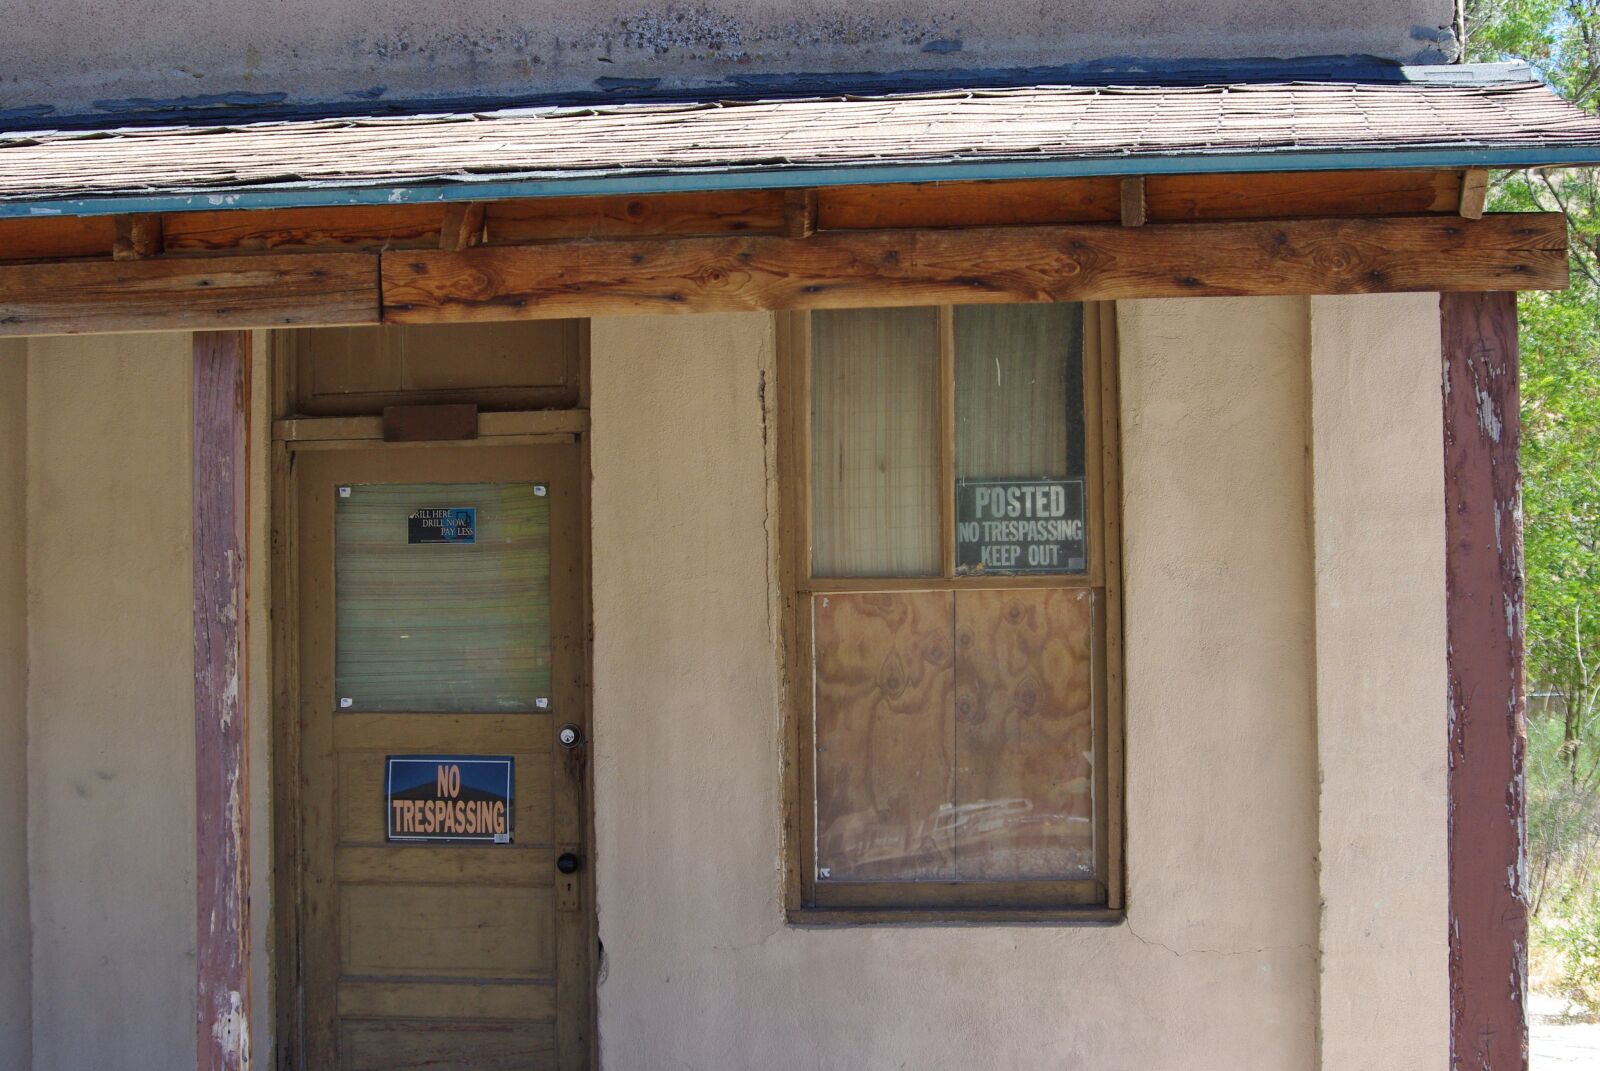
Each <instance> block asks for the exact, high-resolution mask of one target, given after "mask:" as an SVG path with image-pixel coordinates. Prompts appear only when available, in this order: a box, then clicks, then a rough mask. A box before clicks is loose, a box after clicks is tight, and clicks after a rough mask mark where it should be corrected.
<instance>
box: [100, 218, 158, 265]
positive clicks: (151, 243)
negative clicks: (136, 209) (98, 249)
mask: <svg viewBox="0 0 1600 1071" xmlns="http://www.w3.org/2000/svg"><path fill="white" fill-rule="evenodd" d="M113 226H114V227H115V228H116V229H115V233H114V235H113V237H112V240H111V259H112V260H140V259H142V258H144V257H154V256H159V255H160V254H161V217H160V216H157V215H132V216H117V217H116V219H115V221H114V223H113Z"/></svg>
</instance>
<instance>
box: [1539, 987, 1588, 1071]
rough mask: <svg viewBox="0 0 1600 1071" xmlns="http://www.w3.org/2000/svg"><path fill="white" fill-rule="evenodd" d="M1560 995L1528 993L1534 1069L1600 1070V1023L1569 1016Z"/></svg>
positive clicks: (1558, 1070) (1542, 1070) (1550, 1070)
mask: <svg viewBox="0 0 1600 1071" xmlns="http://www.w3.org/2000/svg"><path fill="white" fill-rule="evenodd" d="M1565 1011H1566V1007H1565V1005H1564V1003H1563V1002H1562V1001H1561V1000H1560V999H1559V998H1557V997H1549V996H1545V995H1544V994H1542V993H1530V994H1529V995H1528V1027H1529V1034H1530V1035H1531V1037H1530V1044H1529V1055H1530V1056H1531V1060H1530V1061H1529V1063H1530V1071H1579V1069H1580V1068H1582V1069H1583V1071H1600V1023H1585V1022H1582V1021H1579V1020H1574V1019H1569V1018H1567V1017H1566V1015H1565V1014H1564V1013H1565Z"/></svg>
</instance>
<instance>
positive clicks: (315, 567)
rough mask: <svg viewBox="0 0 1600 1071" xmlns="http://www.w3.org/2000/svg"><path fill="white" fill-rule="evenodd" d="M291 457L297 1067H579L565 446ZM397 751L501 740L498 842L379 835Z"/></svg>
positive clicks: (582, 1019)
mask: <svg viewBox="0 0 1600 1071" xmlns="http://www.w3.org/2000/svg"><path fill="white" fill-rule="evenodd" d="M295 462H296V466H297V471H296V472H295V477H294V478H295V484H296V496H297V497H296V514H295V516H296V538H297V540H298V543H297V548H296V551H297V562H298V585H299V617H298V622H297V623H298V626H299V649H298V654H299V709H300V718H301V726H300V768H301V843H302V845H303V846H304V847H303V859H302V868H301V869H302V873H301V889H302V922H301V970H302V980H303V985H304V993H305V998H304V1005H303V1006H304V1020H303V1029H304V1039H303V1040H304V1046H303V1051H304V1053H305V1056H306V1069H307V1071H334V1069H340V1071H354V1069H368V1068H371V1069H378V1068H382V1069H384V1071H396V1069H406V1068H424V1067H425V1068H428V1069H429V1071H440V1069H448V1068H462V1069H467V1068H471V1069H474V1071H547V1069H558V1071H568V1069H578V1068H586V1067H588V1066H589V1050H590V1044H589V1033H590V1022H591V1009H590V1003H591V994H592V981H591V972H590V969H591V964H590V959H591V957H590V951H589V950H590V948H591V946H592V941H593V937H592V933H593V923H592V918H591V908H590V905H591V904H592V894H591V883H590V879H589V872H588V868H587V867H582V868H580V870H579V871H578V873H576V874H573V875H565V874H561V873H560V872H559V871H558V869H557V865H556V864H557V859H558V857H560V856H561V854H562V853H571V854H573V855H575V856H577V857H578V858H579V859H580V860H581V859H583V858H584V856H585V855H586V854H587V853H586V846H585V844H584V842H583V841H584V829H585V822H584V815H585V814H586V813H587V812H586V808H587V801H586V799H585V797H584V791H585V773H586V769H587V758H586V755H585V749H584V747H583V745H581V744H580V746H579V747H577V748H574V749H567V748H562V747H558V746H557V745H556V742H555V741H556V734H557V733H558V732H559V730H560V728H561V727H562V726H564V725H568V724H575V725H577V726H579V727H580V730H581V732H582V733H583V735H584V737H585V738H586V736H587V723H588V717H587V711H586V709H585V708H584V702H585V699H584V696H585V689H584V682H585V675H586V672H587V647H586V644H585V641H584V637H583V635H582V631H583V630H582V621H583V616H582V588H581V578H582V569H581V562H582V546H581V543H580V539H581V533H582V530H583V528H582V518H581V516H580V509H581V495H580V488H579V487H578V484H577V476H578V472H579V464H578V457H577V448H576V447H575V446H529V447H505V446H490V445H485V444H473V445H468V446H461V445H441V446H436V447H429V448H425V449H416V448H412V449H404V450H396V449H392V448H384V447H381V446H374V447H372V448H370V449H352V450H329V451H317V452H305V453H301V454H298V455H296V457H295ZM441 525H445V526H448V528H449V532H448V533H447V534H441V528H440V526H441ZM407 755H411V756H452V755H463V756H509V757H511V759H512V760H513V764H514V785H513V799H512V806H511V815H512V824H511V832H510V843H506V844H490V843H470V844H468V843H416V842H414V841H413V842H407V843H398V842H389V841H388V840H387V839H386V838H387V824H386V820H385V819H386V815H385V785H386V776H387V774H386V759H387V757H388V756H407ZM430 784H431V782H430ZM457 784H458V785H459V780H458V782H457ZM479 798H482V797H479ZM458 806H459V804H458ZM485 806H487V805H485Z"/></svg>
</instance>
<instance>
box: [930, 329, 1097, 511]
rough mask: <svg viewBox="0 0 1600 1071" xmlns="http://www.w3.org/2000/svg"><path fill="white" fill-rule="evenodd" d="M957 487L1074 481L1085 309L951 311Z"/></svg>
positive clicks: (1079, 449) (1080, 463) (1078, 468)
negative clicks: (979, 482)
mask: <svg viewBox="0 0 1600 1071" xmlns="http://www.w3.org/2000/svg"><path fill="white" fill-rule="evenodd" d="M955 346H956V354H955V363H956V476H957V478H958V479H1038V478H1043V477H1057V478H1074V477H1082V476H1083V475H1084V474H1085V472H1086V466H1085V464H1084V445H1083V306H1082V305H1079V304H1061V305H1048V304H1047V305H963V306H960V307H958V308H957V309H956V310H955Z"/></svg>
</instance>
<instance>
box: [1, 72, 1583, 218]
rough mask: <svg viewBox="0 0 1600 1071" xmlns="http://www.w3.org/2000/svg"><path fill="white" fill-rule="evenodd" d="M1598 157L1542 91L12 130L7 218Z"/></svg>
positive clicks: (1096, 94)
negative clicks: (944, 180) (934, 180)
mask: <svg viewBox="0 0 1600 1071" xmlns="http://www.w3.org/2000/svg"><path fill="white" fill-rule="evenodd" d="M1597 161H1600V120H1597V119H1595V118H1594V117H1592V116H1589V115H1586V114H1584V113H1582V112H1580V111H1579V110H1577V109H1576V108H1573V107H1572V106H1570V105H1568V104H1567V103H1565V102H1564V101H1562V100H1560V99H1559V98H1557V97H1556V96H1555V95H1554V94H1553V93H1551V92H1550V91H1549V90H1548V89H1546V88H1545V87H1544V86H1543V85H1541V84H1540V83H1538V82H1533V81H1517V82H1512V83H1491V84H1429V83H1426V82H1415V83H1400V84H1356V83H1339V84H1335V83H1280V84H1234V85H1211V86H1200V87H1152V86H1139V87H1081V86H1078V87H1075V86H1038V87H1031V88H1022V89H987V90H969V91H961V92H937V93H916V94H899V95H881V96H840V97H830V98H811V99H798V100H767V101H749V102H706V103H637V104H617V105H614V106H608V107H552V108H521V109H510V110H502V111H480V112H471V113H458V114H438V115H418V116H405V117H378V118H374V117H354V118H340V119H315V120H285V121H265V122H252V123H239V124H228V125H203V126H165V127H144V128H123V129H107V130H90V131H84V130H73V131H29V132H25V133H15V134H0V216H4V215H9V216H19V215H49V214H58V213H59V214H98V213H109V212H132V211H182V210H185V209H205V208H211V209H215V208H228V207H237V208H245V207H287V206H290V205H315V204H337V203H356V202H363V203H398V202H405V201H438V200H453V199H478V200H483V199H492V198H496V197H529V196H541V195H571V194H579V193H602V192H616V193H638V192H655V191H663V190H673V189H685V190H688V189H717V188H729V187H741V186H742V187H754V186H766V187H777V186H800V185H807V186H817V185H831V184H850V183H862V182H887V181H896V182H905V181H916V180H930V179H939V178H948V179H962V178H1004V177H1012V178H1042V177H1052V176H1058V177H1064V176H1071V175H1089V174H1146V173H1148V174H1157V173H1162V172H1206V171H1266V170H1319V169H1340V168H1353V167H1365V168H1372V167H1457V168H1459V167H1518V166H1538V165H1551V164H1578V163H1592V162H1597Z"/></svg>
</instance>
